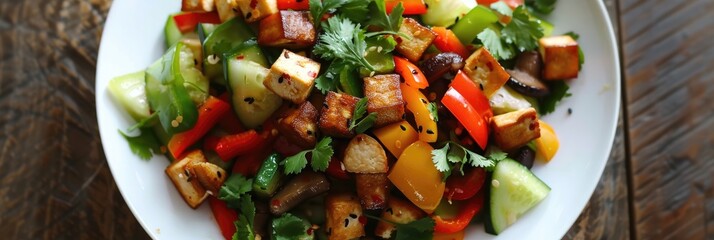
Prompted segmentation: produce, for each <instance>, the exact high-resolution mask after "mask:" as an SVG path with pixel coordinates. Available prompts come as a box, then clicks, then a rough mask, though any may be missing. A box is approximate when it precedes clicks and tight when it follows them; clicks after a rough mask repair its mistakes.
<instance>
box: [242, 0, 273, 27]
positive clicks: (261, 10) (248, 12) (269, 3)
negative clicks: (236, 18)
mask: <svg viewBox="0 0 714 240" xmlns="http://www.w3.org/2000/svg"><path fill="white" fill-rule="evenodd" d="M235 1H236V2H237V3H238V8H239V9H240V11H241V12H242V13H243V16H244V17H245V21H246V22H249V23H252V22H257V21H260V20H261V19H263V18H265V17H267V16H270V15H271V14H275V13H277V12H278V1H277V0H235Z"/></svg>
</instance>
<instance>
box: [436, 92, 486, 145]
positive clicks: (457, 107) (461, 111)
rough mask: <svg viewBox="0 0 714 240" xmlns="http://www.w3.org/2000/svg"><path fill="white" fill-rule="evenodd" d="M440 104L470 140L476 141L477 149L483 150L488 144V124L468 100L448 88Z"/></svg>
mask: <svg viewBox="0 0 714 240" xmlns="http://www.w3.org/2000/svg"><path fill="white" fill-rule="evenodd" d="M441 104H443V105H444V107H446V108H447V109H449V112H451V114H453V115H454V117H456V119H457V120H459V122H460V123H461V125H463V126H464V128H466V131H468V132H469V135H471V138H473V139H474V140H476V143H478V145H479V147H481V149H485V148H486V144H487V143H488V131H489V130H488V123H487V122H486V121H485V120H484V119H485V118H484V117H483V116H481V114H480V113H479V112H478V111H477V110H476V109H475V108H474V107H473V106H471V104H470V103H469V102H468V100H466V98H465V97H464V96H463V95H462V94H461V93H459V92H458V91H456V89H454V88H453V87H450V88H449V90H447V91H446V93H445V94H444V98H442V99H441Z"/></svg>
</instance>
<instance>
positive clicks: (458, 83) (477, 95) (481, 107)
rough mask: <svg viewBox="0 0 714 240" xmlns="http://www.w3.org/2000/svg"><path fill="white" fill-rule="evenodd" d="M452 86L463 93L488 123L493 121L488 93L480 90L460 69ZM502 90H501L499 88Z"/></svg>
mask: <svg viewBox="0 0 714 240" xmlns="http://www.w3.org/2000/svg"><path fill="white" fill-rule="evenodd" d="M451 87H453V88H454V89H456V91H457V92H459V93H461V95H462V96H464V98H466V101H468V102H469V104H471V107H473V108H474V110H476V112H478V113H479V115H481V117H483V120H484V121H486V123H489V122H491V117H493V111H492V109H491V106H490V103H489V100H488V98H486V95H484V94H483V92H482V91H480V89H479V86H478V85H477V84H476V83H474V82H473V81H472V80H471V79H470V78H469V76H467V75H466V74H465V73H464V72H462V71H459V72H458V73H457V74H456V77H454V80H452V81H451ZM499 91H500V90H499Z"/></svg>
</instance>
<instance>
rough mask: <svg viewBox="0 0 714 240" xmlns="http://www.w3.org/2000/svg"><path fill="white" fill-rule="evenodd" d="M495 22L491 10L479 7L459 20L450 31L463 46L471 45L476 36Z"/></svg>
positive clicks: (495, 18)
mask: <svg viewBox="0 0 714 240" xmlns="http://www.w3.org/2000/svg"><path fill="white" fill-rule="evenodd" d="M497 21H498V16H497V15H496V14H495V13H493V11H491V9H489V8H487V7H484V6H481V5H479V6H476V7H474V8H472V9H471V11H469V12H468V13H467V14H466V15H465V16H464V17H463V18H461V19H459V21H458V22H456V24H455V25H454V27H453V28H452V29H451V31H453V32H454V35H456V37H457V38H459V41H461V43H463V44H464V45H466V44H471V42H472V41H473V40H474V39H476V35H478V34H479V33H480V32H481V31H483V30H484V29H486V28H487V27H489V26H491V24H493V23H495V22H497Z"/></svg>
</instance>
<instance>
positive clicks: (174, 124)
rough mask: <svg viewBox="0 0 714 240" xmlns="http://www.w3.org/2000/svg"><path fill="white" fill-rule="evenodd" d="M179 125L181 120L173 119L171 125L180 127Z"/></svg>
mask: <svg viewBox="0 0 714 240" xmlns="http://www.w3.org/2000/svg"><path fill="white" fill-rule="evenodd" d="M178 125H179V122H178V121H176V120H171V126H172V127H178Z"/></svg>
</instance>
